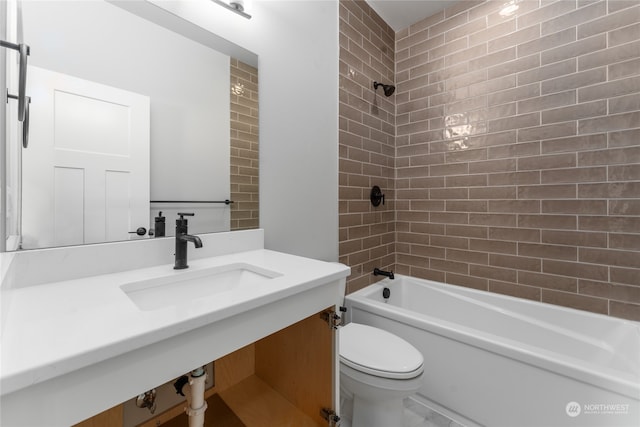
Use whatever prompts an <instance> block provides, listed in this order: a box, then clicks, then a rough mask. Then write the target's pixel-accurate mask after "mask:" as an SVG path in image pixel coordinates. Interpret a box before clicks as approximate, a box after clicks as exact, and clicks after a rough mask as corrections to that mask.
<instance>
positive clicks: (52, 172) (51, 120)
mask: <svg viewBox="0 0 640 427" xmlns="http://www.w3.org/2000/svg"><path fill="white" fill-rule="evenodd" d="M28 91H29V93H30V94H31V99H32V101H31V117H32V120H31V135H32V136H33V138H34V140H36V141H38V144H32V146H31V147H30V148H29V150H25V151H24V152H23V184H24V185H23V205H22V207H23V216H22V217H23V223H22V229H23V241H22V247H23V248H24V249H31V248H41V247H48V246H63V245H78V244H85V243H99V242H109V241H118V240H126V239H129V238H130V236H135V234H132V235H131V234H129V231H131V230H135V229H136V228H138V227H145V228H149V141H150V139H149V129H150V99H149V97H147V96H144V95H140V94H137V93H134V92H130V91H125V90H122V89H119V88H114V87H110V86H106V85H103V84H98V83H95V82H91V81H88V80H84V79H79V78H76V77H73V76H69V75H66V74H61V73H57V72H53V71H50V70H46V69H43V68H39V67H34V66H30V67H29V84H28Z"/></svg>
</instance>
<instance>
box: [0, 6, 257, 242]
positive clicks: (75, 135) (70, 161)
mask: <svg viewBox="0 0 640 427" xmlns="http://www.w3.org/2000/svg"><path fill="white" fill-rule="evenodd" d="M157 3H158V4H154V3H151V2H148V1H145V0H125V1H102V0H91V1H81V2H78V1H57V0H45V1H32V0H29V1H16V2H15V11H14V12H10V13H9V14H8V15H9V20H10V21H12V20H15V22H16V24H15V33H16V37H17V38H21V39H22V40H24V43H25V44H28V45H29V46H30V51H31V53H30V56H29V61H28V64H29V65H28V72H27V95H28V96H30V98H31V103H30V104H29V106H30V108H29V111H30V114H29V132H28V133H29V138H28V139H29V141H28V148H26V149H23V148H20V147H21V146H22V142H23V141H22V140H23V137H24V134H23V130H22V128H21V127H22V125H21V124H19V122H18V121H17V120H16V119H15V115H16V114H15V111H14V110H15V109H12V108H10V106H8V107H7V159H8V162H9V164H8V165H7V175H8V176H7V179H6V180H7V187H6V193H5V194H6V197H7V201H6V211H7V217H6V230H7V236H6V237H7V238H8V243H7V249H8V250H11V249H33V248H44V247H53V246H64V245H77V244H87V243H100V242H108V241H120V240H127V239H138V238H150V237H152V238H156V237H159V235H161V234H163V233H162V232H161V229H162V225H163V221H164V229H165V232H164V235H166V236H171V235H173V230H174V224H175V221H174V220H175V219H176V218H177V214H178V213H179V212H189V213H194V214H195V216H194V217H193V218H190V221H189V223H190V232H192V233H202V232H216V231H229V230H238V229H247V228H256V227H257V226H258V181H257V180H258V98H257V95H258V81H257V77H258V75H257V56H256V55H255V54H252V53H251V52H248V51H247V50H245V49H243V48H241V47H239V46H235V45H233V44H232V43H229V42H227V41H226V40H223V39H221V38H219V37H218V36H216V35H215V34H212V33H210V32H208V31H205V30H203V29H202V28H200V27H197V26H195V25H193V24H191V23H189V22H187V21H185V20H182V19H181V18H180V17H177V16H175V15H173V14H171V13H169V12H168V11H167V10H165V9H163V8H162V2H157ZM212 7H216V5H215V4H213V3H212ZM220 13H229V12H228V11H225V10H224V9H221V12H220ZM11 25H14V24H11V23H10V24H9V26H11ZM15 62H16V61H15V59H13V60H12V58H11V57H10V54H8V63H9V67H8V68H9V70H8V74H7V80H8V85H7V86H8V88H9V91H11V90H13V89H12V88H13V87H15V86H17V83H16V78H15V75H14V74H17V72H12V71H11V68H12V67H11V66H12V64H13V65H15ZM230 202H232V203H230ZM160 212H162V215H160ZM142 229H144V233H143V230H142ZM149 231H151V235H150V233H149Z"/></svg>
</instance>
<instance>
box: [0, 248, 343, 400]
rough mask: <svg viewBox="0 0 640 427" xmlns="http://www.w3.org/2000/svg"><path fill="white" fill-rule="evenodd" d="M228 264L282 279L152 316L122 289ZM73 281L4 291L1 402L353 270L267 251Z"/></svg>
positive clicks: (165, 310)
mask: <svg viewBox="0 0 640 427" xmlns="http://www.w3.org/2000/svg"><path fill="white" fill-rule="evenodd" d="M230 263H248V264H251V265H255V266H258V267H262V268H265V269H268V270H271V271H275V272H277V273H280V274H281V276H279V277H275V278H272V279H269V280H268V282H266V283H265V284H264V285H260V286H256V287H252V288H250V289H249V291H247V290H246V289H236V290H233V291H228V292H223V293H218V294H214V295H211V296H207V297H202V298H199V299H196V300H193V301H190V302H188V301H186V299H185V302H181V301H178V302H176V305H175V306H171V307H165V308H161V309H157V310H153V311H142V310H140V309H139V308H138V307H137V306H136V305H135V304H134V303H133V302H132V301H131V300H130V299H129V297H128V296H127V295H126V294H125V293H124V292H123V291H122V289H120V286H121V285H123V284H124V283H127V282H132V281H137V280H145V279H150V278H154V277H163V276H167V275H180V274H184V272H185V271H189V272H191V271H194V270H199V269H205V268H210V267H213V266H217V265H226V264H230ZM189 266H190V268H189V269H188V270H177V271H176V270H173V265H172V264H165V265H160V266H154V267H148V268H141V269H137V270H129V271H124V272H118V273H111V274H103V275H98V276H92V277H85V278H79V279H75V280H67V281H58V282H54V283H46V284H41V285H35V286H27V287H17V288H9V289H3V290H2V298H3V299H5V298H6V299H7V300H8V301H9V303H8V304H7V305H6V306H5V307H3V309H4V310H5V311H6V312H5V313H3V324H2V347H1V348H2V350H1V352H2V353H1V355H2V366H1V368H2V369H1V372H0V374H1V377H0V390H1V393H2V395H5V394H9V393H12V392H14V391H16V390H20V389H22V388H25V387H28V386H31V385H34V384H37V383H40V382H43V381H46V380H48V379H51V378H55V377H58V376H61V375H64V374H66V373H69V372H71V371H74V370H78V369H81V368H83V367H86V366H90V365H92V364H94V363H98V362H100V361H103V360H106V359H109V358H112V357H115V356H118V355H121V354H125V353H127V352H129V351H132V350H135V349H138V348H142V347H144V346H147V345H150V344H152V343H157V342H159V341H162V340H164V339H167V338H170V337H174V336H177V335H179V334H181V333H184V332H186V331H190V330H193V329H196V328H199V327H201V326H205V325H210V324H212V323H214V322H216V321H218V320H221V319H228V318H229V317H232V316H234V315H238V314H240V313H243V312H246V311H248V310H251V309H253V308H256V307H260V306H262V305H265V304H268V303H271V302H273V301H277V300H279V299H281V298H285V297H287V296H290V295H293V294H297V293H299V292H303V291H305V290H309V289H312V288H314V287H317V286H320V285H322V284H325V283H327V282H329V281H335V280H340V279H344V278H345V277H346V276H347V275H348V274H349V268H348V267H346V266H344V265H342V264H338V263H328V262H323V261H317V260H312V259H308V258H302V257H298V256H294V255H288V254H284V253H279V252H274V251H270V250H265V249H258V250H251V251H247V252H239V253H234V254H228V255H221V256H214V257H211V258H203V259H195V260H190V261H189Z"/></svg>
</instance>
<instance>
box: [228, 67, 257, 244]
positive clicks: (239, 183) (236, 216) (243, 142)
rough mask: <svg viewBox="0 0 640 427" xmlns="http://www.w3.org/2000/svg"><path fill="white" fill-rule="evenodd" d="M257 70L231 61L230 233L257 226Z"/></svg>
mask: <svg viewBox="0 0 640 427" xmlns="http://www.w3.org/2000/svg"><path fill="white" fill-rule="evenodd" d="M258 128H259V127H258V69H257V68H254V67H252V66H250V65H247V64H244V63H243V62H240V61H238V60H237V59H235V58H231V164H230V166H231V200H233V201H234V203H233V204H232V205H231V230H232V231H233V230H246V229H251V228H258V226H259V209H258V208H259V206H258V203H259V197H258V196H259V194H258V135H259V132H258Z"/></svg>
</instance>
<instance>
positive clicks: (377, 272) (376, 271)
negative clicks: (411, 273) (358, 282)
mask: <svg viewBox="0 0 640 427" xmlns="http://www.w3.org/2000/svg"><path fill="white" fill-rule="evenodd" d="M373 275H374V276H386V277H388V278H389V279H391V280H393V279H394V276H393V271H384V270H380V269H379V268H378V267H376V268H374V269H373Z"/></svg>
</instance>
